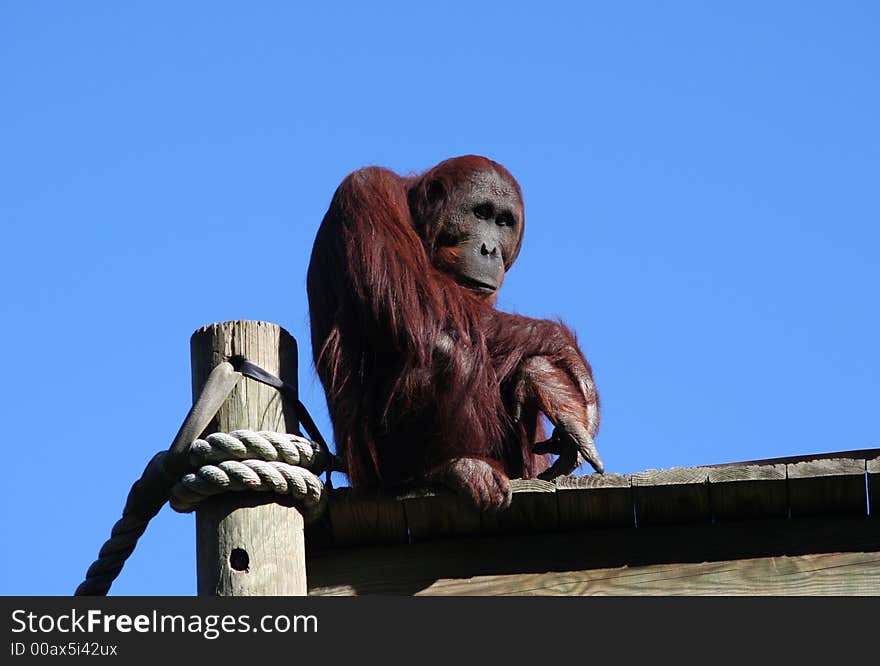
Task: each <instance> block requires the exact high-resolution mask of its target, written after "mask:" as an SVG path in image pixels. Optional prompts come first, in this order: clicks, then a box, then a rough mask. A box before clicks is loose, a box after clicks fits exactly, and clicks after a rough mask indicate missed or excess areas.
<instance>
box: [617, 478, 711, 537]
mask: <svg viewBox="0 0 880 666" xmlns="http://www.w3.org/2000/svg"><path fill="white" fill-rule="evenodd" d="M632 488H633V498H634V500H635V510H636V521H637V524H638V525H639V526H649V525H663V524H672V523H696V522H709V521H710V520H711V515H712V514H711V511H710V509H709V470H708V469H707V468H705V467H673V468H672V469H662V470H648V471H647V472H640V473H638V474H633V475H632Z"/></svg>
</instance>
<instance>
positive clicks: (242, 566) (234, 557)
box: [229, 548, 251, 573]
mask: <svg viewBox="0 0 880 666" xmlns="http://www.w3.org/2000/svg"><path fill="white" fill-rule="evenodd" d="M250 564H251V558H250V557H248V554H247V551H246V550H244V549H243V548H233V549H232V552H231V553H229V566H231V567H232V568H233V569H235V570H236V571H243V572H245V573H247V572H248V570H249V568H250Z"/></svg>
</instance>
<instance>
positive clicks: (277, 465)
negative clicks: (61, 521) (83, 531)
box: [74, 430, 331, 596]
mask: <svg viewBox="0 0 880 666" xmlns="http://www.w3.org/2000/svg"><path fill="white" fill-rule="evenodd" d="M170 456H171V452H170V451H161V452H159V453H157V454H156V455H155V456H153V458H152V459H151V460H150V462H149V463H148V464H147V467H146V469H145V470H144V473H143V474H142V475H141V478H140V479H138V480H137V481H135V483H134V485H133V486H132V487H131V490H130V491H129V493H128V498H127V499H126V502H125V508H124V509H123V511H122V518H120V519H119V520H118V521H117V522H116V524H115V525H113V529H112V530H111V532H110V538H109V539H107V541H105V542H104V545H103V546H102V547H101V550H100V552H99V553H98V559H97V560H95V561H94V562H93V563H92V565H91V566H90V567H89V569H88V571H87V572H86V578H85V580H84V581H83V582H82V583H80V585H79V587H77V588H76V592H75V593H74V594H75V595H76V596H85V595H94V596H103V595H106V594H107V592H108V591H109V589H110V586H111V585H112V583H113V581H114V580H116V577H117V576H118V575H119V572H120V571H122V567H123V565H124V564H125V561H126V560H127V559H128V557H129V556H130V555H131V553H132V552H133V551H134V549H135V546H136V545H137V542H138V539H139V538H140V537H141V535H142V534H143V533H144V531H145V530H146V529H147V525H148V524H149V522H150V520H151V519H152V518H153V517H154V516H155V515H156V514H157V513H159V510H160V509H161V508H162V506H164V504H165V502H166V501H170V504H171V508H172V509H174V510H175V511H179V512H183V513H186V512H190V511H193V510H194V509H195V508H196V507H197V506H198V504H199V503H200V502H201V501H202V500H204V499H207V498H208V497H212V496H214V495H218V494H220V493H223V492H226V491H236V490H238V491H241V490H254V491H268V492H275V493H278V494H283V495H289V496H291V497H293V498H295V499H296V500H298V502H299V504H300V507H301V510H302V512H303V518H304V520H305V522H306V524H309V523H311V522H313V521H315V520H316V519H317V518H319V517H320V516H321V514H322V513H323V512H324V509H325V507H326V503H327V493H326V492H325V489H324V484H323V483H321V480H320V479H319V478H318V477H317V476H316V474H319V473H321V472H322V471H323V470H324V469H326V468H327V467H328V466H329V465H330V462H331V461H330V457H329V455H328V453H327V452H326V451H324V450H323V449H322V448H320V447H318V446H317V445H316V444H314V443H313V442H311V441H309V440H307V439H305V438H304V437H300V436H299V435H291V434H283V433H276V432H269V431H263V430H261V431H259V432H255V431H253V430H235V431H233V432H231V433H214V434H212V435H208V436H207V437H206V438H205V439H196V440H195V441H194V442H193V443H192V445H191V446H190V448H189V458H190V460H189V462H190V465H191V467H192V468H195V471H194V472H188V473H186V474H184V475H183V477H182V478H180V479H179V480H176V479H175V478H174V477H172V476H169V474H168V472H167V467H168V461H169V459H170Z"/></svg>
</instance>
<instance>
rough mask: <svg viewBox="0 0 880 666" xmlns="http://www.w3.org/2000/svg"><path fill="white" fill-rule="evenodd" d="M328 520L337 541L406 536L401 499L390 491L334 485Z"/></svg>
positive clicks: (383, 540) (362, 541)
mask: <svg viewBox="0 0 880 666" xmlns="http://www.w3.org/2000/svg"><path fill="white" fill-rule="evenodd" d="M330 523H331V524H332V526H333V539H334V541H335V542H336V543H337V544H339V545H346V544H371V543H406V542H407V541H408V540H409V537H408V535H407V526H406V516H405V514H404V509H403V502H401V501H399V500H398V499H397V498H396V497H394V496H390V495H383V494H380V493H372V494H369V493H365V492H362V491H361V492H356V491H354V490H352V489H351V488H337V489H336V490H334V491H333V495H332V496H331V498H330Z"/></svg>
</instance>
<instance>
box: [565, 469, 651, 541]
mask: <svg viewBox="0 0 880 666" xmlns="http://www.w3.org/2000/svg"><path fill="white" fill-rule="evenodd" d="M556 498H557V503H558V505H559V527H560V528H562V529H576V528H584V527H633V526H635V513H634V510H633V491H632V478H631V477H629V476H625V475H623V474H611V473H609V474H589V475H587V476H563V477H560V478H558V479H556Z"/></svg>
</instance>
